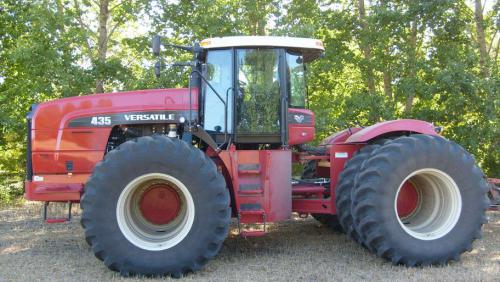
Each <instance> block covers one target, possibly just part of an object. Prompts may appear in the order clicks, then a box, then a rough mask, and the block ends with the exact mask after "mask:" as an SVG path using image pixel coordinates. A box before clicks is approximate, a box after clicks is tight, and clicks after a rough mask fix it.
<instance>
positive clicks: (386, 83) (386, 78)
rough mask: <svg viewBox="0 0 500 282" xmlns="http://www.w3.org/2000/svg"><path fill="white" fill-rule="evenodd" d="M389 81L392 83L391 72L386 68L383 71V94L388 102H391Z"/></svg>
mask: <svg viewBox="0 0 500 282" xmlns="http://www.w3.org/2000/svg"><path fill="white" fill-rule="evenodd" d="M391 81H392V75H391V71H390V70H389V69H388V68H386V69H385V70H384V93H385V95H386V96H387V98H388V99H389V100H390V101H392V85H391V83H392V82H391Z"/></svg>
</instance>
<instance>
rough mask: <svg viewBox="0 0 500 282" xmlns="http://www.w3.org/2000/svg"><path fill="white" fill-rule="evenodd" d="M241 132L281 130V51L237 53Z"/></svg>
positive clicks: (239, 127) (253, 50)
mask: <svg viewBox="0 0 500 282" xmlns="http://www.w3.org/2000/svg"><path fill="white" fill-rule="evenodd" d="M236 56H237V79H238V85H237V87H238V91H237V92H238V96H237V102H236V107H237V113H238V116H237V118H236V126H237V132H238V133H251V134H277V133H279V131H280V122H279V119H280V77H279V72H278V66H279V55H278V50H277V49H239V50H237V55H236Z"/></svg>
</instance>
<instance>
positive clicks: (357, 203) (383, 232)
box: [352, 135, 488, 266]
mask: <svg viewBox="0 0 500 282" xmlns="http://www.w3.org/2000/svg"><path fill="white" fill-rule="evenodd" d="M487 191H488V186H487V183H486V181H485V178H484V175H483V173H482V172H481V170H480V169H479V168H478V167H477V166H476V164H475V162H474V159H473V158H472V157H471V156H470V155H469V154H468V153H467V152H466V151H465V150H464V149H462V148H461V147H460V146H459V145H457V144H456V143H453V142H451V141H448V140H446V139H444V138H441V137H437V136H428V135H412V136H410V137H401V138H398V139H395V140H393V141H390V142H388V143H386V144H385V145H383V146H382V147H380V148H378V149H376V150H375V151H374V152H373V153H372V154H371V155H370V158H369V159H368V160H367V161H366V162H364V163H363V165H362V167H361V171H360V172H359V174H358V177H357V179H356V187H355V190H354V192H353V203H352V204H353V206H352V214H353V217H354V225H355V227H356V229H357V231H358V233H359V234H361V240H362V242H363V243H364V244H365V245H366V246H367V247H368V248H369V249H370V250H371V251H373V252H374V253H376V254H377V255H378V256H381V257H384V258H386V259H388V260H390V261H392V262H393V263H394V264H404V265H408V266H415V265H430V264H439V265H443V264H446V263H447V262H448V261H450V260H459V257H460V254H461V253H463V252H465V251H467V250H471V249H472V242H473V241H474V240H475V239H477V238H479V237H480V235H481V226H482V224H483V223H485V222H486V217H485V211H486V209H487V208H488V201H487V197H486V193H487Z"/></svg>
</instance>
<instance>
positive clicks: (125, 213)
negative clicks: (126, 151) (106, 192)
mask: <svg viewBox="0 0 500 282" xmlns="http://www.w3.org/2000/svg"><path fill="white" fill-rule="evenodd" d="M152 183H168V185H169V186H172V187H175V189H176V190H177V193H178V195H179V196H180V198H181V201H182V208H181V211H180V212H179V215H178V216H177V217H176V218H175V220H173V221H172V222H169V223H168V224H165V225H155V224H152V223H148V222H146V221H145V220H143V218H141V216H140V215H138V213H137V211H136V208H135V206H136V205H135V204H134V202H136V201H135V200H133V198H134V192H137V191H138V189H144V188H142V187H143V186H144V185H151V184H152ZM133 201H134V202H133ZM194 216H195V208H194V201H193V198H192V196H191V193H190V192H189V190H188V189H187V187H186V186H185V185H184V184H183V183H182V182H181V181H179V180H178V179H177V178H175V177H173V176H171V175H168V174H163V173H149V174H145V175H141V176H139V177H137V178H135V179H134V180H132V181H131V182H130V183H129V184H127V186H126V187H125V189H123V191H122V192H121V194H120V197H119V198H118V203H117V205H116V219H117V222H118V226H119V228H120V231H121V232H122V234H123V235H124V236H125V238H127V240H128V241H129V242H130V243H132V244H134V245H135V246H137V247H139V248H141V249H144V250H149V251H161V250H166V249H169V248H172V247H174V246H175V245H177V244H179V243H180V242H181V241H182V240H183V239H184V238H185V237H186V236H187V234H188V233H189V231H190V230H191V227H192V226H193V222H194Z"/></svg>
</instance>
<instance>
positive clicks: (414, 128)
mask: <svg viewBox="0 0 500 282" xmlns="http://www.w3.org/2000/svg"><path fill="white" fill-rule="evenodd" d="M398 132H412V133H421V134H428V135H438V134H437V133H436V131H435V129H434V125H432V123H429V122H426V121H422V120H415V119H398V120H389V121H384V122H380V123H376V124H374V125H372V126H369V127H365V128H363V129H361V130H359V131H357V132H356V133H354V134H352V135H351V136H349V138H347V140H346V143H364V142H368V141H370V140H372V139H375V138H376V137H378V136H381V135H385V134H390V133H398Z"/></svg>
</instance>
